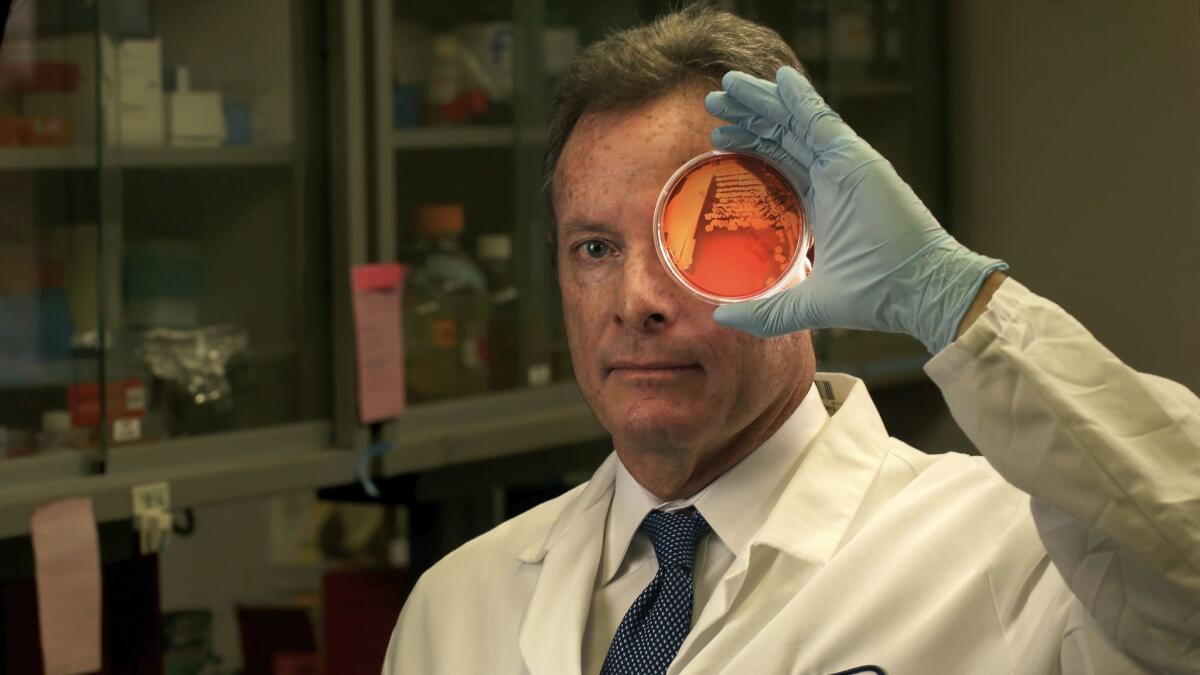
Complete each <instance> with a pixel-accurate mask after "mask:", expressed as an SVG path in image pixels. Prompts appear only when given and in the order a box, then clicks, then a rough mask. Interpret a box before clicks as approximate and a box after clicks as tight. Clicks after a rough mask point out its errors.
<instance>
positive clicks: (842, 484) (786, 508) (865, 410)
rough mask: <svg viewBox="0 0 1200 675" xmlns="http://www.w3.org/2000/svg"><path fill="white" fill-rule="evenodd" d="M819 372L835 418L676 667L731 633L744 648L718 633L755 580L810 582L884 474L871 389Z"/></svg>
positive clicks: (882, 436)
mask: <svg viewBox="0 0 1200 675" xmlns="http://www.w3.org/2000/svg"><path fill="white" fill-rule="evenodd" d="M819 377H820V378H823V379H825V380H826V381H827V382H829V384H830V385H831V386H830V388H828V389H825V390H824V391H823V393H824V392H829V393H831V394H835V395H833V396H831V397H830V400H829V401H827V402H826V407H827V408H830V407H832V408H834V410H831V412H832V413H833V416H832V417H831V418H830V419H829V421H828V422H826V423H825V426H824V427H823V428H822V429H821V432H820V434H818V435H817V437H816V438H814V439H813V441H812V442H811V444H810V445H809V447H808V449H807V450H806V451H805V454H804V457H803V458H802V459H801V460H800V465H799V467H797V469H796V473H795V474H794V475H793V476H792V478H791V480H790V481H789V482H788V485H787V487H786V488H785V489H784V491H783V494H781V495H780V498H779V501H778V503H777V504H776V505H775V508H773V509H772V510H771V513H770V515H768V516H767V520H766V521H765V522H764V523H763V526H762V527H761V528H760V529H759V531H758V532H757V533H756V534H755V535H754V537H752V538H751V540H750V546H749V550H748V551H747V553H746V554H744V555H741V556H739V557H738V558H737V559H736V560H734V562H733V565H732V566H731V567H730V568H729V571H728V572H726V574H725V577H724V578H723V579H722V580H721V583H720V585H719V586H717V588H716V589H715V590H714V592H713V595H712V597H711V598H709V601H708V603H707V604H706V605H705V607H704V609H703V610H702V612H701V615H700V617H699V619H698V620H697V622H696V626H695V628H694V629H693V631H692V633H691V634H690V635H689V636H688V639H687V640H686V641H685V643H684V645H683V647H682V648H681V650H680V656H681V658H680V659H678V660H677V666H676V667H675V668H672V669H671V671H670V672H672V673H674V672H681V669H686V664H687V663H689V662H690V661H691V660H692V659H693V658H695V657H697V656H698V655H699V652H700V651H701V650H702V649H706V648H712V647H716V646H718V645H720V644H721V643H722V638H723V637H728V638H729V640H730V642H729V646H730V649H731V650H733V651H736V647H735V646H734V645H737V644H739V640H741V639H743V638H739V637H737V636H734V635H730V636H722V635H720V634H719V632H718V631H719V630H720V629H721V626H722V625H724V624H725V618H726V615H727V614H728V612H729V610H730V608H731V607H732V606H733V604H734V603H735V602H736V601H737V599H738V598H739V597H741V596H742V595H743V594H744V593H747V592H753V588H749V589H748V588H747V587H746V583H747V579H748V578H749V577H753V578H754V579H755V580H756V581H754V582H752V583H751V584H750V585H751V586H752V587H757V586H759V585H762V584H767V585H768V586H771V587H772V588H773V590H775V591H778V590H781V589H782V585H781V584H782V583H783V582H784V581H786V583H787V584H791V585H792V586H793V587H794V588H799V587H802V586H803V585H804V584H805V583H807V582H808V579H809V578H810V577H811V576H812V575H813V574H815V573H816V572H817V571H818V570H820V568H821V567H823V566H824V565H825V563H827V562H828V561H829V559H830V558H832V557H833V554H834V553H835V552H836V551H837V548H838V546H839V544H841V543H842V540H843V539H844V537H845V534H846V531H847V529H848V528H849V526H850V523H851V521H852V520H853V517H854V515H855V514H856V513H857V512H858V510H859V507H860V506H861V504H862V501H863V498H864V497H865V495H866V492H867V490H868V489H869V488H870V486H871V483H872V482H873V481H874V479H875V476H876V475H877V474H878V473H879V470H880V467H881V466H882V464H883V460H884V458H885V457H886V454H887V444H888V442H889V441H888V435H887V431H886V429H885V428H884V426H883V421H882V420H881V419H880V418H879V413H878V411H876V409H875V404H874V403H873V402H872V401H871V398H870V396H869V395H868V394H867V391H866V387H865V386H864V385H863V384H862V382H861V381H860V380H857V379H855V378H852V377H849V376H844V375H833V374H821V375H819ZM773 552H774V553H777V554H781V555H772V553H773ZM764 565H766V566H768V567H769V568H770V569H769V570H768V569H766V568H764ZM767 579H775V580H776V581H772V582H769V583H768V581H766V580H767ZM776 595H778V596H779V597H780V598H781V599H782V598H785V597H790V594H788V593H776ZM743 637H744V636H743ZM741 644H744V642H741Z"/></svg>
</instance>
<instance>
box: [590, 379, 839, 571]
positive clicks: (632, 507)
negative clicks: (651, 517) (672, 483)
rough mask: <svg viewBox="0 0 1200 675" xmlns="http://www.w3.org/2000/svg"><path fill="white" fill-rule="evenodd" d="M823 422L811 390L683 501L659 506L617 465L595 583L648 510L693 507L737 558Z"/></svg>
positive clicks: (619, 557)
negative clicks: (769, 430)
mask: <svg viewBox="0 0 1200 675" xmlns="http://www.w3.org/2000/svg"><path fill="white" fill-rule="evenodd" d="M828 419H829V415H828V413H827V412H826V411H825V407H824V406H823V405H822V403H821V398H820V396H819V395H818V392H817V390H816V387H815V386H814V387H813V388H811V389H809V391H808V394H806V395H805V397H804V399H803V400H802V401H801V402H800V405H799V406H797V408H796V410H795V411H793V412H792V415H791V416H790V417H789V418H788V419H787V421H785V422H784V423H783V425H782V426H781V427H779V429H778V430H776V431H775V433H774V434H772V435H771V437H770V438H768V439H767V440H766V442H764V443H763V444H762V445H760V446H759V447H758V448H757V449H755V450H754V451H753V452H751V453H750V454H749V455H747V456H746V457H745V458H743V459H742V461H740V462H738V463H737V464H735V465H734V466H733V467H732V468H730V469H729V470H728V471H726V472H725V473H723V474H721V475H720V476H718V477H717V479H716V480H715V481H713V482H712V483H710V484H709V485H708V486H707V487H705V488H704V489H703V490H701V491H700V492H698V493H696V494H695V495H693V496H691V497H689V498H687V499H682V500H675V501H672V502H666V503H664V502H663V501H662V500H660V499H658V498H657V497H655V496H654V495H653V494H652V493H651V492H649V491H648V490H646V489H645V488H643V487H642V486H641V485H640V484H639V483H638V482H637V480H636V479H635V478H634V477H633V475H632V474H630V473H629V471H628V470H627V469H626V468H625V466H624V464H622V463H621V462H619V461H618V462H617V463H616V467H615V469H616V480H615V486H614V492H613V500H612V506H611V507H610V511H609V518H608V523H607V525H606V526H605V534H604V553H603V555H602V557H601V561H600V578H599V581H600V585H601V586H604V585H607V584H608V583H609V582H610V581H612V579H613V578H614V577H615V576H616V574H617V571H618V570H619V569H620V567H621V563H622V562H623V561H624V560H625V556H626V555H627V554H628V551H629V545H630V543H631V542H632V541H633V537H634V535H635V534H637V531H638V528H639V527H640V526H641V524H642V520H643V519H644V518H645V517H646V514H647V513H649V512H650V511H651V510H653V509H663V510H667V511H674V510H676V509H682V508H686V507H688V506H695V507H696V509H697V510H698V511H700V514H701V515H702V516H704V519H705V520H707V521H708V524H709V526H711V527H712V530H713V533H715V534H716V535H717V537H719V538H720V539H721V542H722V543H723V544H725V546H726V547H727V548H728V549H729V550H730V551H731V552H732V553H733V554H734V556H739V555H741V554H742V553H743V552H744V551H745V550H746V547H747V546H749V543H750V538H751V537H752V536H753V535H754V534H755V533H756V532H757V531H758V530H759V528H760V527H761V526H762V524H763V523H764V522H765V521H766V519H767V516H768V515H769V514H770V513H771V510H772V508H773V507H774V505H775V503H776V502H777V501H778V499H779V496H780V494H781V493H782V492H783V489H784V487H785V486H786V485H787V483H788V480H789V479H790V478H791V475H792V473H793V472H794V471H795V469H796V466H797V465H798V464H799V459H800V458H801V457H802V456H803V455H804V450H805V448H806V447H808V445H809V443H810V442H811V441H812V439H813V438H815V437H816V435H817V433H818V432H820V430H821V428H822V427H823V426H824V424H825V422H826V421H827V420H828Z"/></svg>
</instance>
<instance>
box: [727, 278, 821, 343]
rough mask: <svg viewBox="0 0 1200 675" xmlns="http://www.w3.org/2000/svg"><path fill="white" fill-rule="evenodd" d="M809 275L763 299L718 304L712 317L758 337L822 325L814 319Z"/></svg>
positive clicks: (811, 284) (769, 336)
mask: <svg viewBox="0 0 1200 675" xmlns="http://www.w3.org/2000/svg"><path fill="white" fill-rule="evenodd" d="M813 281H815V279H813V278H812V277H811V276H810V277H809V278H808V279H807V280H806V281H803V282H801V283H800V285H799V286H796V287H795V288H792V289H789V290H787V291H784V292H783V293H780V294H779V295H775V296H772V297H769V298H764V299H762V300H749V301H745V302H734V303H731V304H728V305H721V306H720V307H717V308H716V309H715V310H714V311H713V319H714V320H715V321H716V322H717V323H719V324H721V325H722V326H725V327H726V328H733V329H735V330H740V331H744V332H746V333H750V334H752V335H757V336H758V337H760V338H771V337H776V336H779V335H786V334H788V333H795V332H798V331H802V330H809V329H812V328H823V326H821V325H819V322H817V321H815V320H814V319H815V316H814V314H815V312H814V309H815V304H814V302H813V293H812V291H813V288H812V287H813V286H814V284H813V283H812V282H813Z"/></svg>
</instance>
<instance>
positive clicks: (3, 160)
mask: <svg viewBox="0 0 1200 675" xmlns="http://www.w3.org/2000/svg"><path fill="white" fill-rule="evenodd" d="M93 166H96V148H95V146H91V145H77V146H66V147H46V148H4V149H0V170H8V171H13V170H17V171H25V170H29V169H86V168H88V167H93Z"/></svg>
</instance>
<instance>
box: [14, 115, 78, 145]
mask: <svg viewBox="0 0 1200 675" xmlns="http://www.w3.org/2000/svg"><path fill="white" fill-rule="evenodd" d="M70 142H71V123H70V122H68V121H67V119H66V118H65V117H0V147H12V146H27V145H68V144H70Z"/></svg>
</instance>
